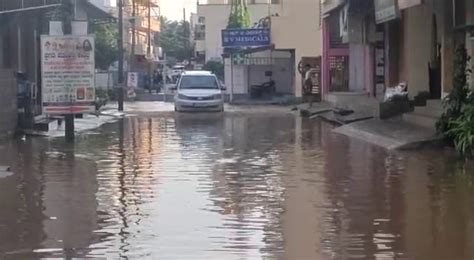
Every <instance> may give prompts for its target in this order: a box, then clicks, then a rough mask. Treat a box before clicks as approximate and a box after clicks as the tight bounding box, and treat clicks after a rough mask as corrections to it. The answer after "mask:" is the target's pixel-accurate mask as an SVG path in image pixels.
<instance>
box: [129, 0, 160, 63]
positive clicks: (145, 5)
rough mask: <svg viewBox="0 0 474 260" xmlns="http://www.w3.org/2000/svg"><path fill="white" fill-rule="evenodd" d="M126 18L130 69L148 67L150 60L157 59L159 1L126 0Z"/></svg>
mask: <svg viewBox="0 0 474 260" xmlns="http://www.w3.org/2000/svg"><path fill="white" fill-rule="evenodd" d="M124 19H125V22H124V28H125V29H124V46H125V50H126V53H127V54H128V55H129V64H130V69H131V70H135V71H140V70H143V69H146V68H147V67H148V65H147V64H148V61H150V60H152V61H153V60H155V56H157V55H155V54H156V53H157V52H158V48H155V47H156V46H155V42H154V36H155V34H157V33H159V32H160V29H161V25H160V6H159V1H158V0H125V1H124ZM149 21H150V23H149Z"/></svg>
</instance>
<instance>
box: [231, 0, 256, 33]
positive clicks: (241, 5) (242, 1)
mask: <svg viewBox="0 0 474 260" xmlns="http://www.w3.org/2000/svg"><path fill="white" fill-rule="evenodd" d="M251 25H252V21H251V19H250V13H249V10H248V6H247V1H246V0H232V8H231V12H230V15H229V21H228V24H227V28H228V29H239V28H249V27H250V26H251Z"/></svg>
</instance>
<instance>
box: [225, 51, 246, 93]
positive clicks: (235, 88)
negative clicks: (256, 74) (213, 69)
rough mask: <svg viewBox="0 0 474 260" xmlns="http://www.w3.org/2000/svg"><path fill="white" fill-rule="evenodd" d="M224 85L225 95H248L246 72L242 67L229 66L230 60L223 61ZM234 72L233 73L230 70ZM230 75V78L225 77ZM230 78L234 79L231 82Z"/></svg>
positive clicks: (244, 67)
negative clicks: (225, 88)
mask: <svg viewBox="0 0 474 260" xmlns="http://www.w3.org/2000/svg"><path fill="white" fill-rule="evenodd" d="M224 64H225V65H224V72H225V75H226V77H225V85H226V86H227V93H228V94H230V93H233V94H237V95H247V93H248V70H247V66H244V65H231V63H230V59H229V58H227V59H225V61H224ZM232 69H233V70H234V71H233V73H232V71H231V70H232ZM227 75H232V76H227ZM232 77H233V78H234V79H233V80H232Z"/></svg>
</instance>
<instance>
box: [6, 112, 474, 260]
mask: <svg viewBox="0 0 474 260" xmlns="http://www.w3.org/2000/svg"><path fill="white" fill-rule="evenodd" d="M331 130H332V126H330V125H328V124H326V123H324V122H318V121H310V120H304V119H301V118H297V117H294V116H293V115H290V114H286V115H285V114H283V115H282V114H276V113H254V114H251V115H249V114H239V113H234V114H232V113H231V114H226V115H219V114H182V115H177V116H173V115H171V114H169V115H165V116H162V117H133V118H127V119H124V120H122V121H120V122H117V123H115V124H110V125H105V126H104V127H102V128H101V129H99V130H97V131H96V132H95V133H90V134H88V135H84V136H82V137H81V138H80V140H79V141H78V142H77V143H76V145H75V146H67V145H65V144H64V142H63V141H62V140H60V139H54V140H45V139H28V140H27V141H26V142H22V141H18V142H12V143H9V144H5V145H1V146H0V154H2V156H0V165H5V164H8V165H11V166H12V168H13V170H14V172H15V174H14V175H13V176H10V177H7V178H3V179H0V212H1V213H0V258H4V257H6V258H14V259H22V258H35V257H65V258H73V257H79V258H81V257H106V258H112V259H115V258H125V259H128V258H130V259H146V258H150V259H156V258H164V259H176V258H178V259H182V258H193V259H196V258H198V259H254V258H255V259H259V258H270V259H273V258H275V259H400V258H401V259H403V258H407V259H465V258H472V257H473V256H474V244H473V243H474V239H473V234H474V230H473V228H472V227H473V221H474V217H472V216H474V214H473V213H474V212H473V209H474V207H473V205H474V204H473V203H472V202H473V201H472V200H473V198H474V196H473V195H474V194H473V180H472V176H471V175H470V171H472V169H473V168H472V166H471V167H468V168H463V167H460V165H458V164H456V163H455V160H454V158H453V157H452V155H451V154H450V153H447V152H444V151H441V152H439V151H424V152H422V153H420V152H403V153H402V152H387V151H385V150H383V149H380V148H377V147H374V146H372V145H369V144H366V143H363V142H360V141H357V140H352V139H349V138H346V137H343V136H339V135H336V134H333V133H332V132H331Z"/></svg>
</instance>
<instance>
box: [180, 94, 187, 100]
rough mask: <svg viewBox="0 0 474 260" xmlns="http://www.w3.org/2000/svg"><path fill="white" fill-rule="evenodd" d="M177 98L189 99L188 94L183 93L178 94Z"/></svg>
mask: <svg viewBox="0 0 474 260" xmlns="http://www.w3.org/2000/svg"><path fill="white" fill-rule="evenodd" d="M178 98H179V99H189V97H188V96H185V95H183V94H178Z"/></svg>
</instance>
